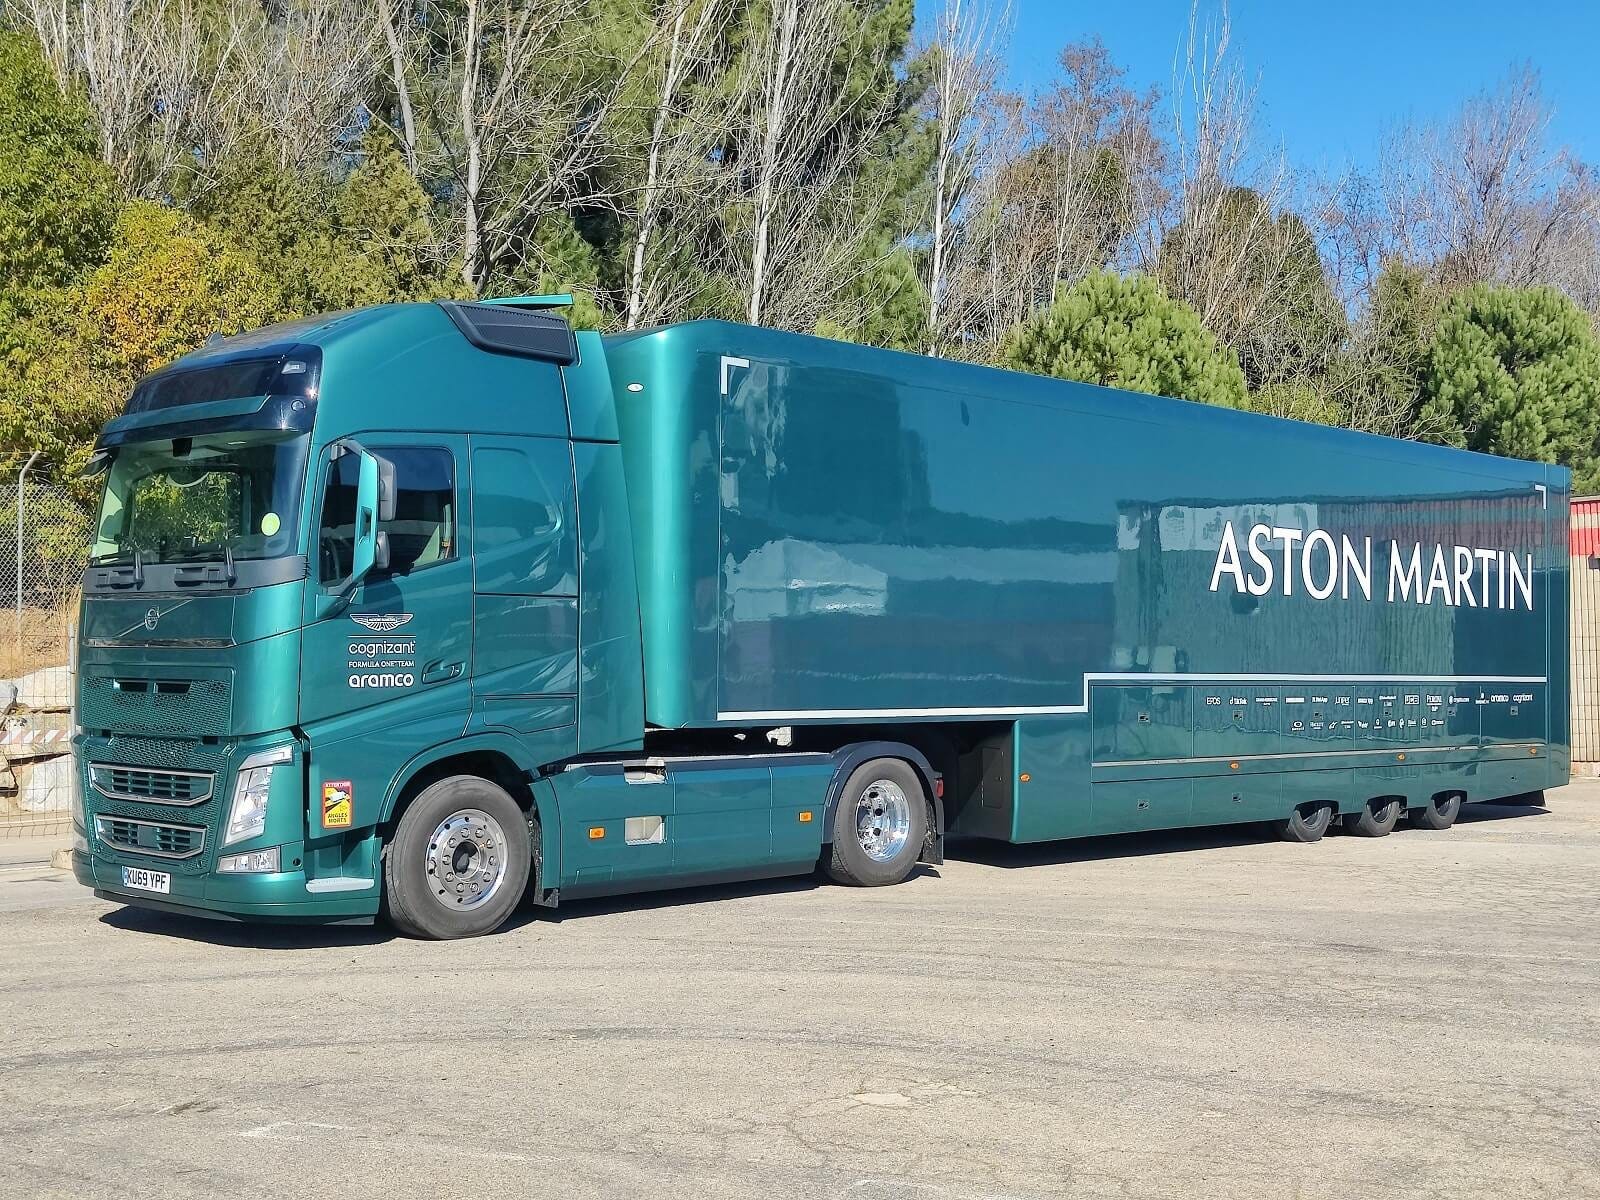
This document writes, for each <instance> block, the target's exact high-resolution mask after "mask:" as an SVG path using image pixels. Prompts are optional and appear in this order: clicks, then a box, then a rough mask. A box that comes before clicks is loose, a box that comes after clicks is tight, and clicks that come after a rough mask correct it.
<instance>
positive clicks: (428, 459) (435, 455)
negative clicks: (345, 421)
mask: <svg viewBox="0 0 1600 1200" xmlns="http://www.w3.org/2000/svg"><path fill="white" fill-rule="evenodd" d="M372 449H373V452H374V453H375V454H379V455H381V456H382V457H384V458H386V459H388V460H389V461H390V462H391V463H393V464H394V488H395V497H394V500H395V503H394V518H393V520H389V521H385V522H383V524H382V525H381V526H380V527H379V528H380V529H381V530H382V532H383V533H384V534H385V535H386V536H387V537H388V539H389V566H388V570H387V571H386V572H385V573H386V574H390V575H405V574H408V573H409V572H411V571H414V570H417V569H419V568H421V567H426V566H430V565H432V564H433V563H437V562H445V561H448V560H449V559H452V558H454V557H455V556H456V485H455V462H454V459H453V458H452V456H451V454H450V451H448V450H445V449H443V448H441V447H438V446H374V447H373V448H372ZM360 468H361V464H360V458H359V456H358V455H355V454H345V455H341V456H340V457H339V458H336V459H335V460H334V461H333V463H332V464H331V466H330V467H329V469H328V482H327V487H326V488H325V489H324V491H323V494H322V522H321V527H320V529H319V531H318V538H317V564H318V567H317V571H318V577H319V578H320V579H321V580H322V582H323V583H324V584H332V583H337V582H339V581H340V580H342V579H344V578H346V577H347V576H348V575H349V574H350V563H351V558H352V553H353V550H354V547H355V529H356V486H357V483H358V482H359V476H360Z"/></svg>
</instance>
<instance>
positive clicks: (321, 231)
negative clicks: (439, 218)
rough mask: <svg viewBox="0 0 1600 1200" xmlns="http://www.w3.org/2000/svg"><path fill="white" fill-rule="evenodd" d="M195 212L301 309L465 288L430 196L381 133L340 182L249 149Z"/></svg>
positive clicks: (371, 137) (367, 141) (369, 139)
mask: <svg viewBox="0 0 1600 1200" xmlns="http://www.w3.org/2000/svg"><path fill="white" fill-rule="evenodd" d="M195 213H196V215H197V216H199V217H201V218H203V219H204V220H205V221H206V223H207V224H209V225H210V226H211V227H212V228H213V229H215V230H216V231H217V232H218V233H219V234H220V235H221V236H222V237H223V238H225V239H226V240H227V241H229V242H231V243H232V244H233V245H235V246H237V247H239V248H241V249H244V250H247V251H249V252H250V254H252V255H253V256H254V258H255V259H256V261H257V262H258V263H260V264H261V265H262V267H263V268H264V269H266V270H269V271H270V272H271V274H272V276H273V277H274V278H275V279H276V280H277V281H278V284H279V286H280V287H281V288H282V290H283V294H284V299H285V302H286V303H287V304H289V305H290V306H291V307H293V308H294V309H296V310H298V311H300V312H308V313H311V312H333V311H338V310H341V309H346V308H358V307H360V306H362V305H367V304H385V303H389V302H392V301H396V300H420V299H435V298H440V297H452V296H455V297H459V296H462V295H463V294H464V293H463V290H462V284H461V281H460V279H459V277H458V276H457V275H456V273H455V271H454V269H453V267H452V265H451V264H449V263H448V262H447V261H446V260H445V257H444V255H442V254H441V253H440V252H439V251H438V249H437V248H436V247H435V245H434V238H433V231H432V225H431V223H430V220H429V217H430V204H429V200H428V197H427V196H426V195H424V194H423V192H422V189H421V188H420V187H419V186H418V185H417V182H416V180H415V179H413V178H412V176H411V174H410V172H409V171H408V170H407V168H406V163H405V158H404V156H403V155H402V154H401V153H400V150H399V149H398V147H396V146H395V145H394V142H393V140H392V139H390V138H389V137H387V136H385V135H382V134H379V133H376V132H369V133H368V134H367V136H366V137H365V138H364V139H363V141H362V143H361V162H360V165H359V166H358V167H357V168H356V169H355V170H354V171H352V172H351V173H350V175H349V176H348V178H346V179H345V180H344V182H343V183H340V184H334V183H332V182H330V181H329V180H327V179H325V178H321V177H317V176H307V175H304V174H300V173H297V172H295V171H293V170H291V169H289V168H286V167H282V166H280V165H278V164H277V163H276V162H274V161H273V160H272V159H271V158H270V157H268V156H267V155H265V154H259V153H252V154H248V155H245V156H243V157H241V158H239V159H237V160H235V161H234V162H233V163H232V164H231V165H230V168H229V170H228V172H227V174H226V176H225V178H224V182H223V184H222V185H221V186H219V187H218V188H216V189H214V190H213V191H212V192H210V193H208V194H207V196H206V197H204V198H203V199H202V200H201V201H199V202H198V203H197V204H196V206H195Z"/></svg>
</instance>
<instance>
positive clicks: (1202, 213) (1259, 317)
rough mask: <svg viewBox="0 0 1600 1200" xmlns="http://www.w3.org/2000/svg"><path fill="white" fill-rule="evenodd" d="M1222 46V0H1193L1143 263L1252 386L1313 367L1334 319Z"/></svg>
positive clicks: (1309, 244) (1323, 358)
mask: <svg viewBox="0 0 1600 1200" xmlns="http://www.w3.org/2000/svg"><path fill="white" fill-rule="evenodd" d="M1229 43H1230V26H1229V19H1228V12H1227V8H1226V6H1224V7H1223V8H1222V9H1221V10H1220V12H1219V14H1218V16H1217V17H1216V18H1215V19H1214V20H1211V21H1208V22H1205V23H1202V21H1201V17H1200V9H1199V5H1198V2H1197V3H1196V4H1195V5H1194V7H1192V8H1191V10H1190V19H1189V31H1188V36H1187V38H1186V40H1185V42H1184V44H1183V46H1182V48H1181V49H1180V53H1179V56H1178V58H1177V60H1176V63H1175V69H1174V77H1175V78H1174V89H1173V91H1174V95H1173V103H1172V109H1173V125H1172V139H1171V141H1172V155H1173V158H1172V163H1171V170H1170V181H1169V183H1168V189H1169V192H1170V195H1171V198H1172V202H1171V204H1170V206H1169V207H1168V209H1167V210H1166V212H1165V214H1164V219H1162V220H1160V221H1158V222H1155V223H1152V225H1151V226H1150V228H1149V235H1150V240H1149V241H1148V242H1147V244H1146V246H1145V249H1144V253H1143V259H1144V264H1143V265H1144V266H1145V268H1146V269H1147V270H1151V271H1153V272H1154V273H1155V274H1156V275H1157V276H1158V277H1159V278H1160V279H1161V281H1162V283H1163V284H1164V285H1165V286H1166V288H1167V290H1168V292H1170V293H1171V294H1172V295H1173V296H1175V297H1177V298H1179V299H1181V300H1183V301H1185V302H1187V303H1188V304H1189V305H1191V306H1192V307H1193V308H1194V309H1195V310H1196V311H1197V312H1198V313H1199V315H1200V319H1201V321H1202V322H1204V324H1205V325H1206V327H1207V328H1208V329H1210V330H1211V331H1212V332H1213V333H1215V334H1216V335H1217V336H1218V337H1219V338H1220V339H1221V340H1222V341H1224V342H1225V343H1227V344H1228V345H1229V346H1231V347H1232V348H1233V349H1234V350H1235V351H1236V352H1237V353H1238V355H1239V357H1240V360H1241V364H1242V365H1243V367H1244V369H1245V375H1246V377H1247V379H1248V380H1249V382H1250V384H1251V386H1252V388H1259V387H1262V386H1264V385H1266V384H1268V383H1273V382H1283V381H1285V380H1286V379H1288V378H1291V377H1314V376H1316V375H1318V374H1320V372H1321V371H1322V370H1323V369H1324V368H1325V367H1326V365H1327V363H1328V362H1329V361H1330V360H1331V358H1332V356H1333V354H1334V353H1335V352H1336V351H1337V349H1338V346H1339V343H1340V341H1341V340H1342V338H1343V336H1344V316H1343V313H1342V311H1341V310H1340V308H1339V305H1338V303H1337V300H1336V298H1335V296H1334V295H1333V292H1332V290H1331V287H1330V285H1329V283H1328V280H1327V275H1326V270H1325V266H1324V264H1323V262H1322V260H1321V256H1320V248H1319V247H1318V245H1317V242H1316V237H1315V235H1314V233H1313V232H1312V230H1311V229H1310V227H1309V226H1308V225H1307V224H1306V223H1305V221H1304V220H1303V219H1302V218H1301V217H1300V216H1299V215H1298V213H1297V212H1296V211H1295V206H1294V204H1293V203H1292V201H1293V200H1294V198H1295V180H1294V179H1293V178H1292V177H1291V175H1290V173H1289V170H1288V167H1287V164H1286V162H1285V159H1284V157H1283V154H1282V152H1281V151H1278V152H1266V151H1264V150H1263V148H1262V147H1261V145H1260V139H1259V136H1258V134H1257V130H1256V115H1257V104H1256V95H1255V89H1254V87H1253V85H1252V84H1251V83H1250V82H1249V80H1248V79H1247V78H1246V76H1245V73H1244V71H1243V70H1242V69H1241V67H1240V66H1239V65H1238V64H1236V63H1235V61H1234V60H1233V59H1232V57H1231V56H1230V54H1229V48H1230V46H1229Z"/></svg>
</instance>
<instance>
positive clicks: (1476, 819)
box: [100, 804, 1550, 950]
mask: <svg viewBox="0 0 1600 1200" xmlns="http://www.w3.org/2000/svg"><path fill="white" fill-rule="evenodd" d="M1549 815H1550V810H1549V809H1548V808H1529V807H1524V806H1517V805H1508V804H1469V805H1467V806H1466V807H1465V808H1463V809H1462V810H1461V815H1460V816H1459V817H1458V818H1457V824H1460V825H1478V824H1483V823H1486V822H1491V821H1514V820H1519V819H1521V818H1525V817H1547V816H1549ZM1413 832H1417V831H1412V830H1409V829H1407V827H1406V826H1405V825H1404V824H1402V825H1400V826H1399V827H1398V828H1397V829H1396V830H1395V833H1396V834H1398V835H1401V836H1404V835H1407V834H1410V833H1413ZM1333 836H1338V835H1337V833H1336V834H1334V835H1333ZM1428 836H1432V837H1437V836H1439V835H1438V834H1429V835H1428ZM1271 840H1272V834H1271V833H1270V832H1269V831H1268V830H1267V828H1266V826H1265V825H1261V824H1245V825H1214V826H1208V827H1206V828H1203V829H1168V830H1159V831H1156V832H1153V833H1125V834H1118V835H1115V836H1110V837H1095V838H1074V839H1071V840H1069V841H1062V842H1039V843H1035V844H1030V845H1016V846H1014V845H1011V844H1009V843H1006V842H991V841H984V840H980V839H973V838H964V839H952V840H951V841H950V842H949V843H948V844H947V845H946V847H945V855H946V857H948V858H950V859H951V860H953V861H956V862H972V863H980V864H982V865H984V866H991V867H1004V868H1007V869H1010V868H1015V867H1034V866H1046V865H1051V864H1054V865H1062V864H1068V863H1075V862H1100V861H1103V860H1105V859H1114V858H1143V857H1145V856H1147V855H1156V854H1189V853H1193V852H1196V851H1203V850H1221V849H1227V848H1229V847H1234V846H1248V845H1251V844H1253V843H1259V842H1268V841H1271ZM924 877H927V878H934V879H937V878H938V877H939V870H938V868H937V867H928V866H922V865H919V866H918V867H917V868H916V870H914V871H913V872H912V873H911V877H910V878H911V879H919V878H924ZM822 886H826V885H825V884H824V883H823V881H822V880H821V878H820V877H819V876H816V875H791V876H787V877H784V878H780V879H755V880H747V881H743V882H736V883H715V884H701V885H699V886H696V887H686V888H678V889H672V890H669V891H660V892H632V893H628V894H625V895H620V896H604V897H596V898H594V899H589V900H569V901H566V902H564V903H563V904H562V905H561V907H560V908H557V909H543V908H535V907H532V906H524V907H523V908H521V909H519V910H518V911H517V912H515V913H513V914H512V916H511V918H510V919H509V920H508V921H506V923H505V924H504V925H503V926H501V927H500V930H499V932H500V933H509V932H512V931H513V930H517V929H521V928H522V927H524V926H526V925H529V924H532V923H533V922H536V921H538V922H548V923H549V924H553V925H560V924H563V923H564V922H567V921H581V920H585V919H587V918H590V917H603V916H609V915H612V914H614V913H624V912H653V911H655V910H658V909H669V908H683V907H688V906H692V905H699V904H715V903H717V902H719V901H722V900H734V899H740V898H744V897H755V896H779V895H785V894H789V893H795V892H809V891H812V890H814V889H815V888H818V887H822ZM100 922H101V924H103V925H108V926H110V927H111V928H113V929H120V930H123V931H126V932H130V933H142V934H147V935H150V936H152V937H167V938H180V939H182V940H184V941H189V942H203V943H205V944H207V945H212V946H230V947H237V948H247V949H252V950H310V949H321V948H327V947H341V946H377V945H382V944H383V943H385V942H391V941H395V940H396V939H397V938H398V937H399V935H398V934H396V933H395V932H394V931H393V930H392V929H390V928H389V927H388V926H387V925H384V924H382V923H381V922H380V923H378V924H374V925H249V924H236V923H234V922H231V921H211V920H205V919H203V918H199V917H186V916H182V915H179V914H176V913H164V912H157V911H155V910H154V909H144V908H131V907H125V908H116V909H113V910H112V911H110V912H108V913H104V914H103V915H102V916H101V917H100Z"/></svg>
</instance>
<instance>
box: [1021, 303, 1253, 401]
mask: <svg viewBox="0 0 1600 1200" xmlns="http://www.w3.org/2000/svg"><path fill="white" fill-rule="evenodd" d="M1001 365H1002V366H1007V367H1012V368H1014V369H1016V370H1019V371H1030V372H1032V373H1033V374H1035V375H1053V376H1055V377H1057V378H1059V379H1075V380H1077V381H1079V382H1080V383H1098V384H1103V385H1105V386H1107V387H1119V388H1127V389H1129V390H1130V391H1135V392H1149V393H1151V394H1153V395H1158V396H1175V397H1178V398H1179V399H1183V400H1196V401H1199V402H1200V403H1202V404H1219V405H1222V406H1223V407H1225V408H1244V407H1245V406H1246V390H1245V381H1244V372H1243V371H1241V370H1240V369H1239V360H1238V359H1237V358H1235V357H1234V355H1233V352H1232V351H1231V350H1228V349H1227V348H1226V347H1223V346H1220V345H1218V343H1217V339H1216V338H1214V337H1213V336H1212V335H1211V334H1210V332H1209V331H1207V330H1206V328H1205V327H1204V326H1203V325H1201V323H1200V318H1199V317H1198V316H1197V315H1196V314H1195V311H1194V310H1193V309H1192V308H1190V307H1189V306H1188V305H1186V304H1183V303H1182V302H1180V301H1176V300H1173V299H1170V298H1169V297H1168V296H1167V294H1166V293H1165V292H1164V291H1162V290H1161V285H1160V284H1158V283H1156V281H1155V280H1153V279H1151V278H1149V277H1148V276H1144V275H1133V276H1129V277H1127V278H1122V277H1121V276H1118V275H1116V274H1114V273H1112V272H1110V271H1102V272H1099V273H1098V274H1095V275H1090V276H1088V277H1087V278H1085V279H1083V280H1081V281H1080V282H1079V283H1077V284H1076V285H1074V286H1073V287H1072V288H1071V289H1069V290H1067V291H1064V292H1062V293H1061V294H1060V295H1059V296H1058V297H1057V298H1056V302H1055V303H1054V304H1052V305H1051V306H1050V307H1049V308H1048V309H1045V310H1044V311H1042V312H1040V313H1039V314H1037V315H1036V316H1034V317H1033V318H1031V319H1030V320H1028V321H1026V322H1024V323H1023V324H1022V325H1020V326H1019V327H1018V328H1017V329H1016V331H1015V332H1014V333H1013V334H1012V336H1011V338H1010V339H1009V340H1008V342H1007V343H1006V346H1005V349H1004V350H1003V352H1002V354H1001Z"/></svg>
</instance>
